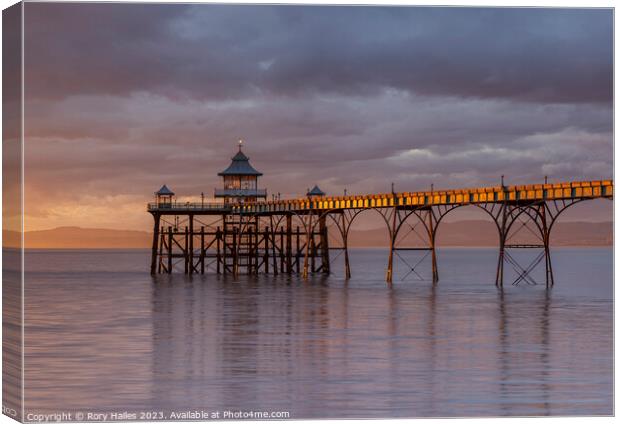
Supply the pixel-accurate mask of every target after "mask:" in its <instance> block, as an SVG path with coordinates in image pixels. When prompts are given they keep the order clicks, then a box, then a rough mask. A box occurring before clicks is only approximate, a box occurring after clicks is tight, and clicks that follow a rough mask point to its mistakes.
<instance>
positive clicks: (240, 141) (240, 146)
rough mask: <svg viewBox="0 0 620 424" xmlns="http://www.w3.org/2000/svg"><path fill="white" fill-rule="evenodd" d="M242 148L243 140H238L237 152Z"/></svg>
mask: <svg viewBox="0 0 620 424" xmlns="http://www.w3.org/2000/svg"><path fill="white" fill-rule="evenodd" d="M242 147H243V140H242V139H239V151H241V148H242Z"/></svg>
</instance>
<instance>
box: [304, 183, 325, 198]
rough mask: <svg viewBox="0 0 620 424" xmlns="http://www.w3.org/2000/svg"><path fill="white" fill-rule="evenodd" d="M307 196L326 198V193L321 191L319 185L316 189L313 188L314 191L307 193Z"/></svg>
mask: <svg viewBox="0 0 620 424" xmlns="http://www.w3.org/2000/svg"><path fill="white" fill-rule="evenodd" d="M307 195H308V196H325V192H324V191H323V190H321V189H320V188H319V186H318V185H315V186H314V187H312V190H310V191H309V192H308V193H307Z"/></svg>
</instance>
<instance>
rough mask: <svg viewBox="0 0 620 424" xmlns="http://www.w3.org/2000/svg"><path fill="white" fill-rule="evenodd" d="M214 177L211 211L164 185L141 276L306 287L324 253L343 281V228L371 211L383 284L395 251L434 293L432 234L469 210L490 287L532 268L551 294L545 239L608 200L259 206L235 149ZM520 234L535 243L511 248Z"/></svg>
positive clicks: (505, 191) (399, 195)
mask: <svg viewBox="0 0 620 424" xmlns="http://www.w3.org/2000/svg"><path fill="white" fill-rule="evenodd" d="M218 175H219V176H220V177H222V178H223V188H221V189H216V190H215V192H214V197H215V199H216V201H213V202H206V203H205V201H204V200H202V201H201V202H199V203H187V202H186V203H177V202H176V201H175V193H174V192H173V191H172V190H170V189H169V188H168V187H167V186H166V185H164V186H162V188H161V189H160V190H159V191H157V192H156V193H155V202H153V203H149V204H148V206H147V210H148V212H149V213H150V214H151V215H152V216H153V218H154V225H153V245H152V254H151V266H150V269H151V274H158V273H173V272H184V273H186V274H205V273H209V272H213V273H218V274H230V275H232V276H238V275H239V274H241V273H244V274H258V273H271V274H279V273H282V274H284V273H288V274H300V275H301V276H302V277H303V278H307V277H308V275H309V274H311V273H323V274H329V273H330V272H331V270H332V259H333V258H332V256H333V254H332V252H334V251H337V250H338V251H339V252H338V255H342V256H343V258H344V276H345V278H347V279H348V278H350V277H351V266H350V261H349V233H350V229H351V225H352V223H353V222H354V220H355V219H356V218H357V217H358V216H359V215H360V214H361V213H362V212H364V211H368V210H372V211H374V212H375V213H376V216H377V218H378V219H380V220H381V221H382V222H384V223H385V229H386V231H387V236H388V238H389V253H388V257H387V258H386V273H385V279H386V281H387V283H388V284H391V283H392V280H393V273H394V262H395V259H396V257H400V255H401V253H402V252H401V251H410V252H412V251H419V253H420V254H421V255H423V257H426V256H428V257H430V261H429V262H430V270H431V275H432V277H431V279H432V281H433V282H434V283H435V282H437V281H438V280H439V266H438V262H437V255H436V250H435V245H436V243H435V242H436V235H437V230H438V228H439V226H440V224H441V223H442V221H443V219H444V217H445V216H446V215H448V214H449V213H450V212H451V211H453V210H455V209H457V208H462V207H465V206H470V207H475V208H479V209H480V210H482V211H484V212H485V213H486V214H487V215H488V216H489V217H490V218H491V219H492V221H493V222H494V223H495V227H496V228H497V232H498V236H499V252H498V262H497V272H496V275H495V284H496V285H497V286H502V285H503V284H504V274H505V273H504V267H505V265H506V264H508V265H510V266H511V267H512V269H513V270H514V272H513V274H514V275H515V279H514V281H512V284H520V283H527V284H536V280H535V279H534V277H533V274H532V272H533V270H534V269H535V268H537V267H539V266H542V267H544V277H543V278H544V281H541V282H544V284H545V285H546V286H547V287H550V286H553V284H554V279H553V268H552V261H551V250H550V236H551V232H552V230H553V228H554V224H555V223H556V222H557V220H558V217H559V216H560V215H561V214H562V212H564V211H565V210H566V209H567V208H569V207H570V206H572V205H575V204H577V203H579V202H583V201H586V200H592V199H597V198H604V199H609V200H611V199H613V181H611V180H599V181H573V182H561V183H553V184H551V183H547V182H546V181H545V183H544V184H531V185H520V186H507V185H504V183H503V178H502V183H501V184H500V185H498V186H496V187H483V188H470V189H455V190H434V189H433V190H429V191H418V192H394V190H392V192H390V193H382V194H365V195H345V196H327V195H326V194H325V193H323V192H322V191H321V190H320V189H319V188H318V187H317V186H315V187H314V188H313V189H312V190H308V192H307V195H306V196H305V197H303V198H295V199H280V198H276V197H273V198H272V199H271V200H267V190H265V189H261V188H259V185H258V178H259V177H260V176H261V175H262V174H261V173H260V172H258V171H257V170H256V169H254V168H253V167H252V165H251V164H250V162H249V158H248V157H247V156H246V155H245V154H244V152H243V151H242V146H241V144H240V145H239V151H238V152H237V153H236V154H235V156H234V157H233V158H232V162H231V164H230V166H229V167H228V168H226V169H225V170H224V171H222V172H220V173H219V174H218ZM411 222H414V223H415V225H412V224H411ZM525 226H527V228H528V229H529V231H530V232H531V233H532V234H533V236H534V239H535V241H534V242H527V243H522V242H520V243H516V242H511V240H512V237H513V235H514V234H515V233H516V232H518V231H520V230H521V229H522V228H524V227H525ZM416 227H417V228H419V231H417V230H416ZM328 228H331V229H332V231H334V232H335V233H336V236H337V237H338V239H339V243H338V246H330V242H329V237H328ZM405 229H406V230H407V231H412V229H413V230H414V231H416V232H417V233H418V235H421V237H422V238H423V239H424V245H422V246H420V245H416V246H406V245H402V243H401V242H399V235H402V233H403V232H404V231H405ZM401 240H402V238H401ZM518 249H530V251H531V252H533V254H532V255H531V256H532V257H531V259H530V260H529V261H528V262H529V263H527V264H522V263H519V261H518V260H517V259H516V258H515V255H512V254H511V252H513V251H514V250H518ZM418 265H419V264H416V265H415V266H413V267H411V272H416V271H415V270H416V266H418ZM407 266H410V265H409V264H407ZM416 274H417V273H416Z"/></svg>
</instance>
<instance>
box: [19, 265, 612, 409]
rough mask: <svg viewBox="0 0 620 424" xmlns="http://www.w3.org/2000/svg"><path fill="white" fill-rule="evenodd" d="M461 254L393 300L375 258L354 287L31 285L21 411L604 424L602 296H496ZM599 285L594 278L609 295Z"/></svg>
mask: <svg viewBox="0 0 620 424" xmlns="http://www.w3.org/2000/svg"><path fill="white" fill-rule="evenodd" d="M472 257H475V255H473V254H470V256H469V257H468V258H467V259H468V261H472V260H473V259H472ZM459 258H461V256H458V257H456V258H455V259H454V261H455V262H454V263H452V265H451V262H450V257H444V258H443V260H444V262H443V266H444V268H446V271H444V273H443V275H449V271H450V269H454V270H461V271H462V272H463V274H459V275H460V276H461V277H460V278H461V279H460V280H458V279H454V280H449V279H448V278H445V279H444V280H442V281H441V282H440V284H438V285H432V284H426V283H424V282H422V283H420V282H417V283H411V282H402V283H398V284H394V285H393V287H392V288H391V289H389V288H387V287H385V285H384V284H383V282H382V281H381V278H382V268H381V267H380V266H379V265H378V264H377V263H376V261H375V262H372V257H370V258H366V260H365V261H364V262H365V263H366V268H364V266H363V265H362V266H360V267H359V268H357V269H361V271H362V273H361V276H360V277H357V278H354V279H352V280H351V281H349V282H348V283H346V282H345V281H342V280H340V279H338V278H334V277H330V278H325V277H316V278H311V279H309V280H308V281H302V280H300V279H298V278H295V277H292V278H291V277H287V276H286V275H279V276H277V277H274V276H260V277H256V278H254V277H252V278H249V277H244V278H240V279H239V280H238V281H234V280H232V279H231V278H225V277H217V276H213V275H208V276H194V277H193V278H188V277H185V276H182V275H174V276H168V275H162V276H157V277H155V278H153V279H150V278H149V277H146V276H144V275H143V273H126V274H123V273H120V272H119V273H114V274H112V277H111V274H110V273H108V272H98V271H97V272H88V273H81V274H79V273H76V274H71V273H60V274H54V273H52V274H50V273H40V274H37V275H36V276H35V277H36V278H34V277H33V278H31V279H30V280H29V281H30V285H29V286H28V293H27V300H28V304H27V309H28V312H29V314H28V316H29V320H30V322H29V327H28V328H29V330H28V331H27V334H28V337H27V341H28V344H27V356H28V359H27V362H28V365H29V366H28V374H27V384H26V387H28V388H29V390H30V392H29V394H28V395H27V397H28V399H29V401H28V404H29V405H30V408H33V409H36V410H54V409H55V408H57V406H56V405H58V404H59V403H64V404H66V405H67V409H70V408H78V409H80V408H81V409H83V408H84V407H87V406H88V405H97V407H98V409H104V410H109V409H118V408H122V409H137V408H140V409H142V408H144V407H150V408H157V409H163V410H179V409H187V408H190V409H206V410H220V411H222V410H226V409H230V410H240V409H242V410H283V411H290V412H291V416H292V417H293V418H312V417H316V418H330V417H334V418H335V417H437V416H495V415H557V414H563V415H567V414H610V413H611V411H612V409H611V408H612V400H611V393H612V374H611V372H612V369H613V368H612V334H613V333H612V327H611V325H612V324H611V322H612V320H611V316H612V303H611V302H610V301H604V300H603V299H602V297H603V296H602V295H601V294H600V293H604V290H602V289H596V287H593V289H592V290H590V292H591V293H592V295H591V296H590V297H585V296H584V295H583V293H584V292H583V291H580V290H574V289H572V288H571V286H570V284H573V283H571V280H569V279H564V280H558V281H562V284H563V285H558V284H556V287H555V288H554V289H553V290H550V291H547V290H545V289H544V288H541V287H529V286H528V287H507V288H505V289H504V290H497V289H496V288H495V287H494V286H493V285H489V284H487V282H485V281H484V280H482V279H480V280H474V279H473V277H472V275H475V270H474V267H472V268H471V269H468V268H466V267H464V266H463V263H462V262H458V260H459ZM99 259H100V258H99ZM353 260H356V258H355V257H354V258H353ZM357 260H359V258H357ZM556 260H558V261H560V260H562V255H561V254H557V255H556ZM53 262H54V264H55V265H54V266H58V263H62V260H61V259H59V258H58V257H54V258H53ZM87 263H88V264H89V265H88V266H89V267H94V266H95V265H96V264H95V261H94V260H93V261H91V262H88V261H87ZM465 265H467V264H465ZM463 270H465V271H466V272H464V271H463ZM364 271H366V272H364ZM373 272H374V274H373ZM375 274H377V275H375ZM559 278H561V276H560V277H559ZM602 278H603V277H600V279H597V278H595V277H593V278H592V279H591V280H592V282H593V284H596V283H597V282H598V281H603V282H602V283H600V284H609V283H608V282H606V283H605V280H603V279H602ZM472 281H473V282H472ZM607 281H609V280H607ZM578 283H579V281H574V284H576V285H578ZM605 290H606V289H605ZM574 293H578V294H577V295H575V294H574ZM49 382H54V385H53V386H52V385H51V384H49Z"/></svg>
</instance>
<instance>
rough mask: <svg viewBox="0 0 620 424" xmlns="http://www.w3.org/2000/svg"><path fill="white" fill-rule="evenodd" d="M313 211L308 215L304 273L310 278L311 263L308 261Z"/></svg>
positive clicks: (304, 276) (303, 275)
mask: <svg viewBox="0 0 620 424" xmlns="http://www.w3.org/2000/svg"><path fill="white" fill-rule="evenodd" d="M312 233H313V231H312V213H310V214H309V215H308V224H307V227H306V254H305V255H304V272H303V274H302V277H303V278H304V279H307V278H308V265H309V261H308V259H309V258H308V256H309V254H310V243H311V240H312V238H313V237H312Z"/></svg>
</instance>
